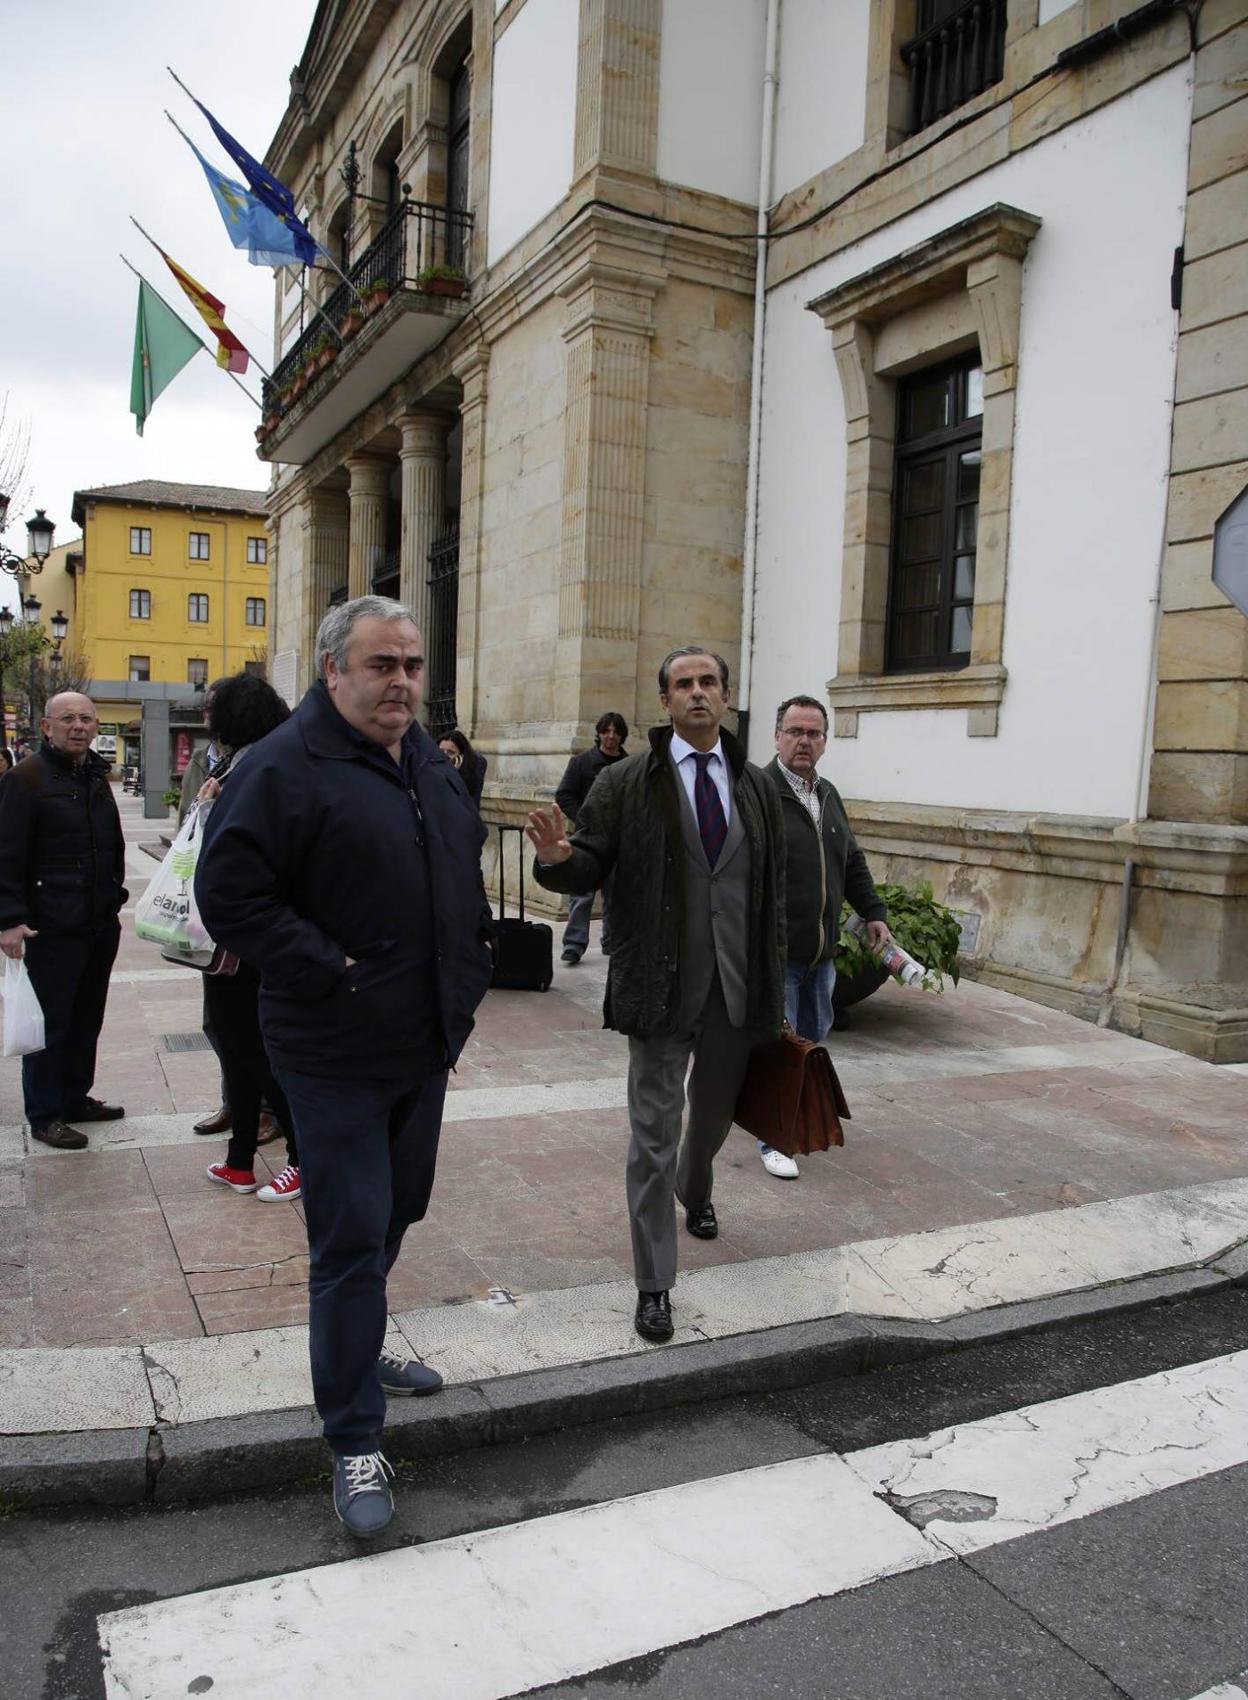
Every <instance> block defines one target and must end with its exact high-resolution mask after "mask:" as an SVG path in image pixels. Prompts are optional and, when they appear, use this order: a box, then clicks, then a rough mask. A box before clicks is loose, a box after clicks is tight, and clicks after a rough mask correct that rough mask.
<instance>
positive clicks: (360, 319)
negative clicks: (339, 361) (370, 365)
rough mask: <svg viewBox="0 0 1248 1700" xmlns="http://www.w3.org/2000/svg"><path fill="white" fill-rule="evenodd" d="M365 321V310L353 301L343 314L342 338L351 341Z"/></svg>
mask: <svg viewBox="0 0 1248 1700" xmlns="http://www.w3.org/2000/svg"><path fill="white" fill-rule="evenodd" d="M363 323H364V313H363V310H362V309H361V308H360V307H358V306H357V305H356V303H355V302H354V301H353V302H352V303H351V305H350V306H349V307H348V308H347V310H346V312H345V313H344V314H343V315H342V340H343V341H344V342H350V341H351V338H352V337H353V336H354V335H355V334H356V332H357V331H358V330H359V328H360V326H361V325H362V324H363Z"/></svg>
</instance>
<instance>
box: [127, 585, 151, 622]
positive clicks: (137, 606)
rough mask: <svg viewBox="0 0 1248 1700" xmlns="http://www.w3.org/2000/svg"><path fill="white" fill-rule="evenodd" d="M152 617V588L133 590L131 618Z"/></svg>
mask: <svg viewBox="0 0 1248 1700" xmlns="http://www.w3.org/2000/svg"><path fill="white" fill-rule="evenodd" d="M151 617H152V593H151V591H150V590H131V592H130V618H131V619H132V620H150V619H151Z"/></svg>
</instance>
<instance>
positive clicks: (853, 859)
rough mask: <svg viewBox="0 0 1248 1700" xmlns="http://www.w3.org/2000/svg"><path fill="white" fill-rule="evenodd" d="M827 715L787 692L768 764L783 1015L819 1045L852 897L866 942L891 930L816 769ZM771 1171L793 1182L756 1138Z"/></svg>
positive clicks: (834, 798) (785, 1166) (835, 798)
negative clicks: (778, 884)
mask: <svg viewBox="0 0 1248 1700" xmlns="http://www.w3.org/2000/svg"><path fill="white" fill-rule="evenodd" d="M827 741H828V714H827V710H826V709H825V708H824V706H823V704H822V703H821V702H819V701H818V700H817V699H816V698H815V697H802V696H797V697H789V698H788V699H787V700H786V701H785V702H782V703H781V704H780V707H779V708H778V709H777V710H776V754H775V757H774V759H773V760H772V761H771V762H769V763H768V765H767V767H766V768H765V769H764V771H765V772H766V774H767V776H768V778H769V779H770V780H771V782H772V784H773V785H774V786H775V789H776V794H777V795H778V796H779V798H780V813H781V815H782V816H783V817H784V836H785V882H784V889H785V915H786V923H787V924H786V934H787V937H788V959H787V961H786V962H785V967H784V1015H785V1020H786V1021H787V1022H788V1024H789V1026H790V1027H791V1028H792V1029H793V1031H794V1032H795V1033H796V1034H798V1036H799V1037H800V1038H802V1039H810V1040H813V1042H814V1043H815V1044H817V1045H818V1044H822V1042H823V1040H824V1039H825V1038H826V1037H827V1032H828V1029H829V1027H831V1025H832V988H833V987H834V986H835V984H836V968H835V966H834V965H833V961H832V955H833V952H834V951H835V949H836V941H837V939H838V938H839V937H840V931H841V904H842V903H843V901H844V900H845V899H846V898H848V899H849V901H850V903H851V904H852V905H853V907H854V908H855V909H856V910H857V911H858V913H859V914H860V915H861V916H862V918H863V920H865V921H866V923H867V942H868V944H869V945H870V946H871V948H872V950H878V949H879V947H880V946H881V945H882V944H883V943H884V941H885V940H886V939H890V938H892V936H893V935H892V934H891V933H890V932H889V930H888V921H887V918H886V917H887V914H888V911H887V910H886V909H885V907H884V902H883V899H882V898H881V897H880V894H879V892H878V891H877V890H876V889H875V882H874V881H873V880H872V878H871V870H870V869H869V868H868V867H867V859H866V857H865V856H864V855H863V853H862V851H861V850H860V849H859V848H858V844H857V840H856V839H855V838H854V835H853V832H852V831H851V830H850V825H849V818H848V816H847V815H846V813H845V805H844V803H842V802H841V799H840V794H839V792H838V791H837V789H836V786H835V785H833V784H832V783H831V782H830V781H829V780H827V779H822V778H821V777H820V776H819V774H818V772H817V771H816V767H817V763H818V761H819V758H820V757H821V756H822V755H823V752H824V750H825V748H826V746H827ZM758 1149H759V1155H760V1157H761V1158H762V1160H763V1167H764V1168H765V1169H766V1170H767V1173H768V1174H769V1175H775V1176H776V1177H777V1179H779V1180H796V1179H797V1176H798V1167H797V1164H796V1163H795V1162H794V1160H793V1158H792V1157H786V1156H785V1155H784V1153H783V1152H782V1151H773V1150H772V1148H771V1146H770V1145H765V1144H764V1143H763V1142H762V1141H761V1140H760V1141H759V1147H758Z"/></svg>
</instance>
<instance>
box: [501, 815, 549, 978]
mask: <svg viewBox="0 0 1248 1700" xmlns="http://www.w3.org/2000/svg"><path fill="white" fill-rule="evenodd" d="M506 830H507V829H506V827H503V826H500V827H499V829H498V921H497V922H496V924H495V932H494V978H493V980H492V981H491V984H492V985H494V986H497V987H498V989H499V990H500V991H508V992H544V991H546V990H547V989H548V988H549V986H550V982H551V981H552V980H553V979H554V977H555V934H554V929H553V928H552V927H548V926H547V925H546V923H545V922H544V921H526V920H525V918H524V858H525V855H526V852H527V846H526V844H525V842H524V836H523V829H520V830H521V839H520V913H519V915H518V917H517V918H515V919H509V918H507V917H506V916H505V914H504V908H505V904H504V899H503V833H504V832H505V831H506Z"/></svg>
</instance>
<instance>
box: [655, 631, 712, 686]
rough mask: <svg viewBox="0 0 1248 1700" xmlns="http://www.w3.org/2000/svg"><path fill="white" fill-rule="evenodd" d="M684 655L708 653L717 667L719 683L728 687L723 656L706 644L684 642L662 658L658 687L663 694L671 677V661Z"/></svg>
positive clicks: (677, 659)
mask: <svg viewBox="0 0 1248 1700" xmlns="http://www.w3.org/2000/svg"><path fill="white" fill-rule="evenodd" d="M685 655H709V656H710V658H711V660H712V661H713V662H714V663H715V665H716V666H717V667H718V668H719V682H720V684H721V685H722V686H723V687H724V689H725V690H727V689H728V663H727V662H726V661H725V660H724V658H723V656H722V655H717V654H716V653H715V651H714V650H713V649H711V648H710V646H709V645H708V644H705V643H686V644H682V645H681V647H680V648H679V649H674V650H672V652H671V654H670V655H668V656H666V657H665V658H664V660H663V663H662V665H661V666H660V668H659V689H660V690H661V691H662V693H663V695H664V696H666V695H667V682H668V680H669V679H670V677H671V673H672V662H673V661H679V660H680V658H681V657H682V656H685Z"/></svg>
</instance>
